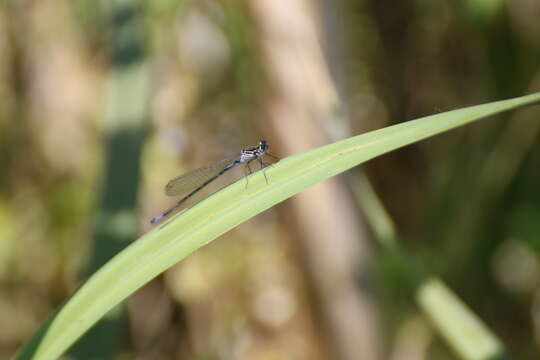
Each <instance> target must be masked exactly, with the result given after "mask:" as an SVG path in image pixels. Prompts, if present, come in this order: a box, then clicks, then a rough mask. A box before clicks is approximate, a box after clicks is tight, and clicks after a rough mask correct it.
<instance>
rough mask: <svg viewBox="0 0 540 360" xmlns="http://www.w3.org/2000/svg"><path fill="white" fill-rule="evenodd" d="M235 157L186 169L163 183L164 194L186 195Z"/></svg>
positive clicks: (231, 161) (230, 162)
mask: <svg viewBox="0 0 540 360" xmlns="http://www.w3.org/2000/svg"><path fill="white" fill-rule="evenodd" d="M235 160H236V158H234V157H233V158H228V159H223V160H221V161H218V162H216V163H214V164H210V165H206V166H203V167H200V168H198V169H194V170H191V171H188V172H187V173H185V174H182V175H180V176H179V177H177V178H174V179H172V180H171V181H169V182H168V184H167V185H165V194H166V195H168V196H179V195H186V194H188V193H189V192H191V191H193V190H195V189H196V188H197V187H199V186H201V185H202V184H204V183H205V182H206V181H208V180H210V179H211V178H212V177H214V176H216V174H218V173H219V172H220V171H222V170H223V169H225V168H226V167H227V166H229V165H230V164H232V163H233V162H234V161H235Z"/></svg>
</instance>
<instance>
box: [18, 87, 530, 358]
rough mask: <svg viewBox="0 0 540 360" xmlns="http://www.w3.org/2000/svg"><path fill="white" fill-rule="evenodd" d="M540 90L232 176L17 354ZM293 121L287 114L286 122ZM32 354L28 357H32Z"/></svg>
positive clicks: (38, 350) (106, 271)
mask: <svg viewBox="0 0 540 360" xmlns="http://www.w3.org/2000/svg"><path fill="white" fill-rule="evenodd" d="M538 102H540V93H535V94H532V95H528V96H524V97H520V98H515V99H510V100H503V101H498V102H493V103H489V104H484V105H478V106H472V107H468V108H464V109H459V110H454V111H450V112H447V113H441V114H437V115H433V116H428V117H424V118H420V119H417V120H413V121H409V122H406V123H402V124H398V125H394V126H390V127H387V128H384V129H380V130H376V131H372V132H369V133H366V134H362V135H359V136H355V137H352V138H349V139H345V140H342V141H338V142H335V143H332V144H329V145H326V146H322V147H320V148H317V149H313V150H310V151H306V152H303V153H300V154H296V155H293V156H290V157H288V158H286V159H283V160H281V161H279V162H278V163H276V164H274V165H273V166H271V167H268V168H266V169H265V170H263V171H265V174H266V177H267V178H268V183H266V181H265V178H264V176H263V174H262V172H260V171H259V172H257V173H255V174H252V175H250V177H249V187H248V188H246V186H245V181H244V180H241V181H238V182H236V183H234V184H232V185H231V186H228V187H227V188H225V189H223V190H222V191H219V192H218V193H216V194H214V195H213V196H211V197H209V198H208V199H206V200H204V201H202V202H200V203H199V204H197V205H195V206H193V207H192V208H190V209H188V210H186V211H184V212H182V213H180V214H178V215H176V216H175V217H173V218H172V219H170V220H168V221H167V222H165V223H163V224H161V225H159V226H157V227H156V228H154V229H153V230H152V231H150V232H148V233H147V234H145V235H144V236H142V237H141V238H139V239H138V240H137V241H135V242H134V243H133V244H132V245H130V246H129V247H127V248H126V249H125V250H124V251H122V252H121V253H119V254H118V255H117V256H115V257H114V258H113V259H112V260H111V261H109V262H108V263H107V264H106V265H105V266H103V267H102V268H101V269H100V270H99V271H97V272H96V273H95V274H94V275H93V276H92V277H91V278H90V279H88V281H87V282H86V283H85V284H84V285H83V286H82V287H81V288H80V289H79V290H78V291H77V292H76V293H75V294H74V295H73V297H72V298H71V299H69V300H68V301H67V302H66V304H65V305H64V306H63V308H61V309H60V310H59V311H58V313H56V315H54V316H53V318H52V319H50V322H48V323H47V324H46V325H45V326H44V328H42V329H41V334H39V335H36V336H35V337H34V338H33V339H32V340H31V341H29V343H28V344H27V345H26V346H25V348H23V349H22V350H21V351H20V352H19V354H18V356H17V359H23V358H34V359H56V358H58V357H59V356H60V355H61V354H62V353H63V352H64V351H66V349H67V348H68V347H69V346H71V345H72V344H73V343H74V342H75V340H77V339H78V338H79V337H80V336H81V335H82V334H83V333H84V332H85V331H87V330H88V328H89V327H90V326H92V325H93V324H94V323H96V322H97V321H98V320H99V319H100V318H101V317H102V316H103V315H105V314H106V313H107V312H108V311H109V310H111V309H112V308H113V307H114V306H116V305H117V304H119V303H120V302H121V301H122V300H124V299H125V298H127V297H128V296H129V295H131V294H132V293H133V292H134V291H136V290H137V289H139V288H140V287H142V286H143V285H144V284H146V283H147V282H148V281H150V280H151V279H153V278H154V277H156V276H157V275H159V274H160V273H162V272H163V271H165V270H167V269H168V268H169V267H171V266H172V265H174V264H175V263H177V262H178V261H180V260H182V259H183V258H185V257H186V256H187V255H189V254H191V253H192V252H194V251H195V250H197V249H198V248H200V247H201V246H203V245H206V244H208V243H209V242H210V241H212V240H213V239H215V238H216V237H218V236H219V235H221V234H223V233H224V232H226V231H228V230H230V229H232V228H233V227H235V226H236V225H238V224H240V223H241V222H243V221H245V220H247V219H249V218H251V217H253V216H255V215H257V214H258V213H260V212H262V211H264V210H266V209H268V208H269V207H271V206H273V205H275V204H277V203H279V202H281V201H283V200H285V199H287V198H289V197H291V196H293V195H294V194H297V193H299V192H300V191H302V190H304V189H305V188H307V187H309V186H311V185H313V184H316V183H318V182H321V181H323V180H325V179H327V178H329V177H331V176H334V175H337V174H339V173H341V172H343V171H345V170H348V169H350V168H352V167H354V166H356V165H358V164H361V163H363V162H364V161H367V160H370V159H373V158H374V157H377V156H379V155H382V154H384V153H387V152H389V151H392V150H395V149H397V148H400V147H402V146H405V145H408V144H412V143H414V142H416V141H419V140H422V139H425V138H428V137H430V136H433V135H436V134H440V133H442V132H444V131H447V130H450V129H453V128H456V127H458V126H461V125H465V124H467V123H470V122H473V121H475V120H478V119H481V118H485V117H487V116H491V115H494V114H497V113H501V112H503V111H508V110H511V109H515V108H518V107H521V106H526V105H532V104H535V103H538ZM291 120H292V119H291ZM32 356H33V357H32Z"/></svg>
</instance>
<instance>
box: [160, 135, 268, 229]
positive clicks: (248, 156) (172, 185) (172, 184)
mask: <svg viewBox="0 0 540 360" xmlns="http://www.w3.org/2000/svg"><path fill="white" fill-rule="evenodd" d="M269 149H270V147H269V146H268V143H267V142H266V141H265V140H261V141H260V142H259V145H257V146H254V147H251V148H246V149H242V150H241V151H240V154H239V155H238V156H235V157H232V158H228V159H224V160H221V161H219V162H217V163H215V164H211V165H207V166H203V167H200V168H198V169H195V170H192V171H189V172H187V173H185V174H183V175H180V176H179V177H177V178H175V179H172V180H171V181H169V183H168V184H167V185H166V186H165V194H167V195H168V196H180V195H184V197H183V198H182V199H180V200H179V201H178V202H177V203H176V204H175V205H174V206H172V207H171V208H169V209H167V210H166V211H165V212H163V213H162V214H160V215H158V216H156V217H155V218H153V219H152V220H150V223H152V224H154V223H156V222H158V221H161V220H162V219H163V218H165V217H166V216H167V215H169V214H170V213H172V212H173V211H174V210H175V209H177V208H178V207H179V206H180V205H182V204H183V203H184V202H185V201H186V200H187V199H189V198H190V197H192V196H193V195H194V194H195V193H197V192H198V191H200V190H202V189H203V188H204V187H205V186H206V185H208V184H210V183H211V182H212V181H214V180H216V179H217V178H219V177H220V176H221V175H223V174H225V173H226V172H227V171H229V170H230V169H232V168H234V167H235V166H236V165H238V164H242V163H245V165H246V170H247V171H249V173H251V168H250V167H249V164H250V163H251V162H252V161H254V160H257V161H258V162H259V164H260V165H261V168H263V167H265V166H266V165H268V164H266V163H265V162H264V161H263V160H262V157H263V156H264V155H268V156H270V157H273V158H275V156H273V155H271V154H269V153H268V150H269ZM263 174H264V173H263ZM264 177H265V179H266V174H264ZM267 182H268V180H267Z"/></svg>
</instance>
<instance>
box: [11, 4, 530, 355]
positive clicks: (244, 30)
mask: <svg viewBox="0 0 540 360" xmlns="http://www.w3.org/2000/svg"><path fill="white" fill-rule="evenodd" d="M539 19H540V2H538V1H537V0H507V1H503V0H499V1H496V0H493V1H484V0H465V1H400V2H394V1H359V0H356V1H349V0H343V1H335V2H334V1H322V0H321V1H309V0H288V1H278V0H221V1H217V0H200V1H189V0H185V1H179V0H159V1H148V2H144V1H134V0H114V1H90V0H76V1H66V0H44V1H37V0H34V1H30V0H4V1H2V2H0V169H1V171H0V358H8V357H9V356H11V355H12V354H13V353H14V352H15V351H16V349H18V348H19V347H20V346H21V344H22V343H24V341H26V340H27V339H28V338H29V337H30V336H31V334H32V333H33V332H34V331H35V330H36V329H37V328H38V327H39V325H40V324H41V323H42V322H43V321H44V320H45V319H46V318H47V316H49V315H50V314H51V313H52V311H53V310H54V309H55V308H57V307H58V306H59V305H61V304H62V302H63V301H65V300H66V299H67V298H68V297H69V295H70V294H72V293H73V292H74V291H75V290H76V288H77V287H78V286H79V285H80V284H81V282H82V281H84V278H85V277H87V276H88V274H90V273H92V272H93V271H95V270H96V269H97V268H99V267H100V266H101V265H102V264H103V263H104V262H106V261H107V260H108V259H109V258H110V257H112V256H113V255H114V254H115V253H116V252H118V251H120V250H121V249H122V248H123V247H125V246H127V245H128V244H129V242H130V241H133V240H134V239H136V238H137V237H138V236H139V235H140V234H142V233H144V232H146V231H147V230H149V229H150V228H151V227H150V224H149V219H150V218H152V217H153V216H155V215H157V214H158V213H159V212H161V211H162V210H163V209H165V208H166V207H168V206H169V205H172V204H173V203H174V199H171V198H167V197H165V195H164V194H163V185H164V184H165V183H166V182H167V181H168V180H169V179H170V178H173V177H175V176H177V175H178V174H181V173H182V172H183V171H186V170H188V169H190V168H193V167H197V166H200V165H203V164H205V163H207V162H209V161H212V160H216V159H219V158H220V157H223V156H228V155H231V154H234V153H236V152H237V151H238V150H239V149H241V148H242V147H246V146H254V145H256V144H257V143H258V141H259V140H260V139H263V138H264V139H266V140H268V141H269V142H270V145H271V146H272V152H273V153H274V154H276V155H278V156H280V157H285V156H288V155H291V154H293V153H296V152H299V151H303V150H306V149H309V148H313V147H316V146H320V145H322V144H326V143H328V142H331V141H335V140H338V139H342V138H345V137H348V136H351V135H354V134H359V133H362V132H366V131H369V130H373V129H377V128H381V127H384V126H387V125H391V124H395V123H399V122H403V121H407V120H411V119H414V118H417V117H420V116H424V115H429V114H433V113H438V112H444V111H448V110H451V109H454V108H459V107H464V106H468V105H473V104H479V103H484V102H489V101H494V100H499V99H503V98H507V97H513V96H519V95H523V94H526V93H530V92H532V91H535V90H536V91H538V90H539V89H540V85H539V83H540V21H539ZM539 120H540V111H539V110H538V109H534V108H531V109H528V110H522V111H519V112H515V113H512V114H508V115H503V116H499V117H497V118H494V119H490V120H485V121H481V122H479V123H477V124H475V125H472V126H469V127H466V128H463V129H459V130H456V131H453V132H451V133H448V134H444V135H441V136H437V137H435V138H433V139H430V140H428V141H425V142H422V143H420V144H416V145H414V146H410V147H407V148H405V149H402V150H399V151H396V152H393V153H391V154H389V155H386V156H383V157H381V158H379V159H376V160H373V161H371V162H370V163H368V164H366V166H364V167H363V170H364V171H365V174H367V176H368V178H369V179H370V181H371V183H372V184H373V186H374V188H375V190H376V193H377V195H378V197H379V198H380V199H381V201H382V202H383V204H384V205H385V207H386V208H387V210H388V212H389V214H390V216H391V219H392V223H393V224H395V226H396V229H397V236H394V235H391V237H392V240H393V241H397V242H398V243H399V245H400V248H402V249H405V250H404V251H405V253H406V254H407V255H403V254H401V256H404V257H405V258H406V259H407V260H406V262H410V263H411V264H413V263H414V264H415V267H418V268H420V269H422V271H423V272H425V273H426V274H434V275H437V276H439V277H441V278H442V279H443V280H444V281H445V282H446V283H447V284H449V285H450V287H451V288H452V289H453V291H455V292H456V293H457V294H458V295H459V297H460V298H462V299H463V300H464V301H465V303H466V304H467V305H468V306H469V307H470V308H471V309H472V310H473V311H474V312H476V313H477V314H478V315H479V316H480V317H481V318H482V320H484V321H485V323H486V324H487V326H488V327H489V328H490V329H491V330H492V331H493V332H494V333H495V334H496V335H497V336H499V338H500V340H501V341H502V342H503V343H504V344H505V346H506V348H507V351H508V353H509V354H511V355H512V356H513V357H514V358H516V359H536V358H538V357H539V356H540V352H539V346H540V288H539V280H538V279H539V278H540V277H539V274H540V262H539V257H538V253H539V251H540V192H539V191H538V184H539V183H540V143H539V142H538V140H537V138H538V131H539V130H540V121H539ZM347 175H349V176H344V177H342V178H339V179H332V180H330V181H327V182H325V183H324V184H320V185H318V186H315V187H313V188H311V189H308V190H307V191H305V192H304V193H302V194H300V195H298V196H296V197H295V198H293V199H291V200H288V201H286V202H285V203H283V204H280V205H278V206H277V207H275V208H273V209H270V210H268V211H266V212H264V213H263V214H261V215H259V216H257V217H256V218H254V219H252V220H251V221H248V222H247V223H245V224H242V225H241V226H239V227H238V228H236V229H234V230H233V231H231V232H229V233H227V234H226V235H224V236H222V237H221V238H219V239H217V240H216V241H214V242H212V243H211V244H210V245H208V246H206V247H205V248H203V249H201V250H200V251H198V252H197V253H196V254H194V255H192V256H190V257H189V258H187V259H186V260H185V261H183V262H181V263H180V264H178V265H176V266H175V267H173V268H171V269H170V270H169V271H167V272H166V273H165V274H164V275H163V276H161V277H159V278H158V279H155V280H154V281H152V282H151V283H150V284H148V285H147V286H145V287H144V288H143V289H141V290H140V291H139V292H137V293H136V294H134V295H133V296H132V297H130V298H129V299H128V301H127V302H126V304H125V305H124V306H122V307H119V309H117V310H116V311H114V312H112V313H111V315H110V316H108V317H107V319H105V320H104V321H103V322H102V323H100V324H99V325H98V326H97V327H96V328H95V329H94V330H93V331H91V332H90V333H89V334H88V336H87V337H85V338H84V339H83V340H81V342H80V343H78V344H77V345H76V346H75V347H74V349H72V353H71V354H72V356H73V357H74V358H81V359H85V358H94V359H96V358H97V359H107V358H113V359H131V358H136V359H255V360H258V359H262V360H267V359H268V360H274V359H368V360H370V359H411V360H416V359H454V358H457V357H456V356H457V355H455V354H454V353H452V351H451V350H450V349H449V347H448V346H447V345H446V344H445V343H444V342H443V341H442V340H441V339H440V337H439V336H438V334H437V333H436V332H435V330H434V329H433V328H432V327H431V326H430V324H429V322H428V321H427V320H426V319H425V318H424V317H423V316H422V314H421V313H420V312H419V310H418V308H417V307H416V305H415V304H414V291H415V288H414V285H411V281H410V278H409V275H410V274H407V268H403V267H402V265H397V263H396V260H395V256H394V255H395V254H393V253H390V252H389V251H388V248H385V247H384V246H380V245H379V244H381V243H384V242H377V241H376V240H384V239H381V233H380V232H377V231H376V229H377V223H376V220H377V217H376V216H375V217H373V216H372V217H370V216H369V215H368V216H367V217H365V218H367V219H369V221H365V220H363V219H364V216H362V214H361V211H360V209H362V210H363V211H364V212H367V213H369V212H370V209H369V206H365V204H363V203H362V199H363V196H362V194H363V193H366V192H367V191H369V188H368V189H367V190H366V186H367V185H366V183H365V182H364V180H363V179H364V178H363V177H362V176H363V175H362V173H360V171H359V170H358V169H355V170H352V171H350V172H349V173H348V174H347ZM236 176H237V177H241V176H242V170H239V172H238V174H237V175H236ZM411 271H412V270H411Z"/></svg>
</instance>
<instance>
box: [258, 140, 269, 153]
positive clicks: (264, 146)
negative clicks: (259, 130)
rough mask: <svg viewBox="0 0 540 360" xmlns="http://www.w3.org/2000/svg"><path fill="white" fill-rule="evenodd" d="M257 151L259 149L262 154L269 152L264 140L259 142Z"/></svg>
mask: <svg viewBox="0 0 540 360" xmlns="http://www.w3.org/2000/svg"><path fill="white" fill-rule="evenodd" d="M259 149H260V150H261V151H263V152H264V151H268V150H270V146H269V145H268V143H267V142H266V140H261V141H260V142H259Z"/></svg>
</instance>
